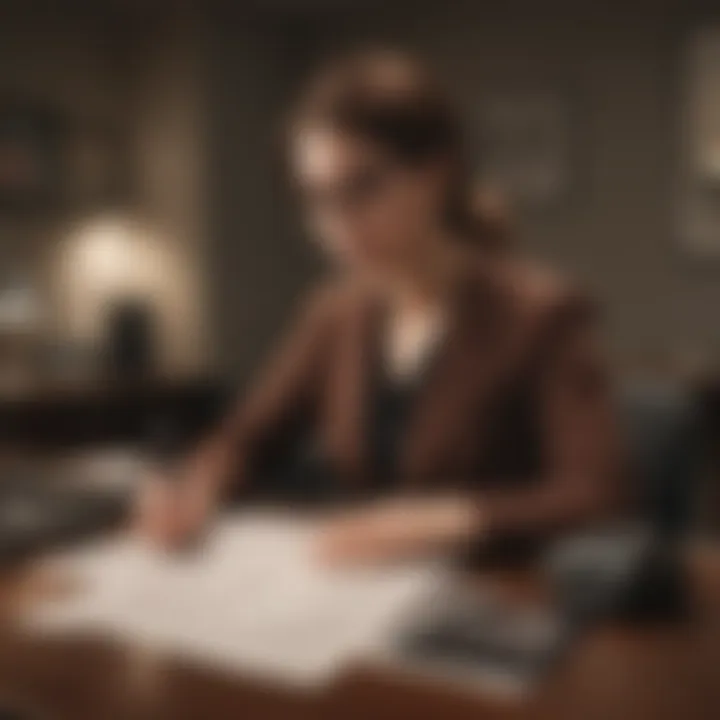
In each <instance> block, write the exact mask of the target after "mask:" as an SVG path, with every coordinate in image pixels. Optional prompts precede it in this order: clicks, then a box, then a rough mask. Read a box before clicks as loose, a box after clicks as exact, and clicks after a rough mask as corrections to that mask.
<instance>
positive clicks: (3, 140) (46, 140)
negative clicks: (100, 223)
mask: <svg viewBox="0 0 720 720" xmlns="http://www.w3.org/2000/svg"><path fill="white" fill-rule="evenodd" d="M66 135H67V128H66V123H65V122H64V119H63V117H62V115H61V114H60V113H59V112H57V111H55V110H54V109H53V108H51V107H49V106H46V105H44V104H42V103H40V102H36V101H34V100H32V99H28V98H23V97H17V96H14V95H2V94H0V214H4V215H8V214H12V215H14V214H18V213H29V212H35V211H37V210H45V209H48V208H51V207H53V206H54V205H56V204H57V203H58V202H59V200H60V195H61V191H62V184H63V174H64V165H65V149H66Z"/></svg>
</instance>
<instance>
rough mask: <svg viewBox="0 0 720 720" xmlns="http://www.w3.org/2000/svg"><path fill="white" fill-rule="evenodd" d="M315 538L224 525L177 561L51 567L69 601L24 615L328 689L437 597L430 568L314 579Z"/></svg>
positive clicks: (237, 520)
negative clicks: (64, 581) (68, 583)
mask: <svg viewBox="0 0 720 720" xmlns="http://www.w3.org/2000/svg"><path fill="white" fill-rule="evenodd" d="M315 533H316V530H315V529H314V526H313V524H312V523H310V522H307V521H303V520H298V519H297V518H292V517H291V516H283V515H280V514H278V515H273V514H258V513H245V514H238V515H236V516H231V517H228V518H227V519H226V520H224V521H223V522H221V523H220V524H219V525H218V526H216V527H215V528H214V529H213V530H212V531H211V532H210V533H209V535H208V537H207V539H206V540H205V542H204V544H203V545H202V547H201V548H198V549H196V550H192V551H189V552H185V553H183V554H178V555H170V554H166V553H162V552H159V551H157V550H153V549H151V548H150V547H149V546H148V545H147V544H145V543H143V542H142V541H140V540H139V539H136V538H120V539H116V540H112V541H106V542H103V543H102V544H95V545H92V546H88V547H86V548H80V549H76V550H73V551H71V552H68V553H66V554H65V555H63V556H61V557H58V558H54V559H52V560H51V561H50V565H51V567H52V571H53V572H59V573H61V574H65V575H66V576H67V577H71V578H72V586H73V589H72V591H71V592H69V593H67V594H66V595H64V596H63V597H61V598H56V599H53V600H51V601H48V602H46V603H42V604H39V605H38V606H37V607H35V608H34V609H33V610H31V611H30V613H29V616H28V617H27V626H28V627H29V628H31V630H32V631H33V632H44V633H50V632H52V633H83V634H86V633H91V634H100V635H103V636H110V637H117V638H118V639H120V640H123V641H129V642H141V643H144V644H146V645H147V646H149V647H151V648H157V649H159V650H161V651H167V652H169V653H170V654H175V655H181V656H185V657H187V658H190V659H194V660H197V661H200V662H204V663H210V664H214V665H219V666H222V667H223V668H225V669H229V670H232V671H239V672H241V673H244V674H248V673H249V674H252V675H261V676H264V677H266V678H270V679H275V680H279V681H285V682H289V683H292V684H300V685H309V686H312V685H317V684H322V683H323V682H325V681H327V680H329V679H330V678H331V677H332V676H333V675H334V674H335V673H336V672H338V671H340V670H342V669H343V668H344V667H345V666H346V664H347V663H349V662H351V661H353V660H355V659H358V658H359V657H361V656H363V655H364V654H365V653H366V652H371V651H372V650H373V648H375V647H381V646H382V645H384V644H385V643H386V642H387V641H388V639H389V638H390V637H392V634H393V632H394V630H395V628H396V627H397V624H398V623H401V622H403V621H404V620H406V619H407V614H408V613H410V612H412V611H413V608H414V607H415V606H416V605H417V603H420V602H423V601H424V600H426V599H427V598H428V597H429V596H430V595H431V594H432V593H434V592H435V589H436V587H437V585H438V582H439V578H438V573H437V571H436V569H435V568H434V567H431V566H429V565H427V564H423V565H414V566H405V567H400V568H398V567H393V568H382V569H377V568H376V569H353V570H350V569H348V570H341V569H330V568H326V567H323V566H322V565H321V564H319V563H318V562H317V560H316V559H315V558H314V557H313V547H314V544H315V543H314V541H315Z"/></svg>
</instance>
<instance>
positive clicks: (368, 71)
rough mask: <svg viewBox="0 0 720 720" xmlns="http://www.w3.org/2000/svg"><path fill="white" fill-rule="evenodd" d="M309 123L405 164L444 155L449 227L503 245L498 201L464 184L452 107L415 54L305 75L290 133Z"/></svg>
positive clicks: (358, 57)
mask: <svg viewBox="0 0 720 720" xmlns="http://www.w3.org/2000/svg"><path fill="white" fill-rule="evenodd" d="M312 126H318V127H322V126H328V127H332V128H337V129H340V130H343V131H347V132H349V133H351V134H354V135H357V136H359V137H363V138H367V139H369V140H370V141H372V142H374V143H377V144H378V145H380V146H381V147H382V148H383V149H385V150H386V151H388V152H390V153H391V154H392V155H393V156H394V157H395V158H397V159H398V160H399V161H400V162H402V163H404V164H407V165H412V164H420V163H423V162H426V161H430V160H433V159H436V158H443V159H444V160H446V161H447V162H448V163H449V164H450V167H451V171H452V178H451V186H450V189H449V193H448V198H447V222H448V225H449V227H451V228H452V230H453V232H454V233H456V234H457V235H458V236H459V237H461V238H463V239H467V240H469V241H471V242H474V243H476V244H478V245H479V246H481V247H483V248H486V249H489V250H497V249H500V248H501V247H503V246H504V245H505V243H506V239H507V235H508V228H507V223H506V216H505V212H504V208H503V207H502V204H501V203H498V202H497V198H494V199H491V198H490V197H489V196H486V195H485V194H484V193H482V192H480V191H477V190H475V189H474V188H473V187H472V184H471V182H470V170H469V168H468V166H467V154H468V153H467V149H466V144H465V138H464V133H463V130H462V123H461V122H460V119H459V116H458V113H457V112H456V109H455V106H454V104H453V103H452V102H451V100H450V98H449V97H448V96H447V95H446V93H445V92H444V91H443V88H442V85H441V84H440V83H439V82H438V81H437V80H436V78H435V76H434V75H433V74H432V73H431V72H430V71H429V70H428V69H427V68H426V67H425V66H424V65H423V64H422V63H421V62H419V61H417V60H416V59H415V58H413V57H411V56H408V55H405V54H401V53H397V52H390V51H385V50H371V51H363V52H360V53H355V54H352V55H349V56H346V57H344V58H342V59H340V60H336V61H335V62H332V63H330V64H329V65H328V66H327V67H326V68H325V69H323V70H322V71H321V72H319V73H318V74H317V75H316V76H315V77H314V78H312V80H311V82H310V83H309V84H308V86H307V87H306V88H305V92H304V93H303V94H302V95H301V98H300V101H299V103H298V104H297V106H296V108H295V110H294V113H293V114H292V116H291V124H290V127H291V130H293V131H297V130H300V129H303V128H307V127H312ZM489 200H490V202H488V201H489Z"/></svg>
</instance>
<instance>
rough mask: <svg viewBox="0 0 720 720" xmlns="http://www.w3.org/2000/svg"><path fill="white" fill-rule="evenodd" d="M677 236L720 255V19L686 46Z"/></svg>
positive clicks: (703, 253)
mask: <svg viewBox="0 0 720 720" xmlns="http://www.w3.org/2000/svg"><path fill="white" fill-rule="evenodd" d="M680 90H681V103H680V107H681V123H680V127H681V142H680V173H679V176H680V183H679V188H678V193H677V196H678V198H679V206H678V212H677V237H678V242H679V243H680V246H681V248H682V249H683V250H684V251H685V252H686V253H689V254H691V255H692V256H694V257H697V258H711V257H712V258H717V259H720V25H714V26H712V25H711V26H707V27H704V28H700V29H697V30H695V31H694V32H692V33H690V34H689V35H688V36H687V39H686V42H685V45H684V47H683V49H682V67H681V89H680Z"/></svg>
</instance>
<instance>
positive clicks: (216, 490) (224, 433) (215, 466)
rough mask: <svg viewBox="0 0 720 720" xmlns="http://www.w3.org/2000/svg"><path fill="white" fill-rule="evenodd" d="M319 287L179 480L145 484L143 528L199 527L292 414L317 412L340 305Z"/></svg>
mask: <svg viewBox="0 0 720 720" xmlns="http://www.w3.org/2000/svg"><path fill="white" fill-rule="evenodd" d="M334 305H335V303H334V302H332V301H330V299H329V298H328V297H327V294H326V293H325V292H322V293H317V294H316V295H315V296H314V297H313V298H311V300H310V301H309V302H307V303H306V304H305V306H304V308H303V309H302V310H301V312H300V317H299V318H298V319H297V321H296V322H295V326H294V328H293V330H292V331H291V333H290V335H289V336H288V337H287V338H286V339H285V341H284V342H283V343H282V344H281V347H280V349H279V350H277V351H276V353H275V355H274V356H273V358H272V360H271V362H270V363H269V364H268V365H267V366H266V367H265V369H264V371H263V372H262V373H261V374H260V377H259V380H257V381H255V382H254V384H253V388H252V389H251V390H250V392H249V393H248V394H247V396H246V397H244V398H243V399H241V400H240V401H238V402H237V403H236V405H235V407H234V408H233V409H232V410H231V411H230V412H229V413H228V415H227V416H226V417H225V418H224V420H223V421H222V422H221V424H220V426H219V427H218V428H217V429H216V430H215V431H214V432H213V433H212V434H211V435H210V436H209V437H207V438H206V439H205V440H204V441H203V442H201V443H200V445H199V446H198V447H197V448H196V450H195V451H194V452H192V453H191V454H190V455H189V457H188V458H187V459H186V460H185V462H183V463H182V465H181V467H180V469H179V470H178V471H177V474H178V475H179V477H176V478H173V479H172V482H170V481H168V479H166V478H162V477H159V478H153V479H150V480H149V481H148V482H146V483H144V484H143V487H142V488H141V493H140V498H139V500H140V501H139V503H138V506H137V510H138V515H139V524H140V527H141V531H142V532H144V533H145V534H147V535H149V536H151V537H152V538H154V539H156V540H158V541H160V542H163V543H168V542H169V543H173V542H177V541H181V540H183V539H184V538H186V537H188V536H189V535H192V534H193V533H195V532H197V531H199V530H200V529H201V528H202V526H203V525H204V524H205V522H206V520H207V518H208V516H209V515H210V514H211V513H212V511H213V510H214V508H215V507H216V505H217V504H218V502H219V501H220V499H221V497H222V496H223V495H224V494H225V493H226V492H227V491H228V490H229V489H231V488H232V489H234V488H237V487H238V486H242V485H243V484H244V483H246V482H247V481H248V476H249V474H250V473H251V471H252V466H253V461H254V460H255V459H256V457H257V455H258V454H259V453H260V452H261V450H262V448H264V447H267V445H268V444H269V443H270V444H271V443H272V439H273V437H275V436H276V435H277V434H279V433H281V432H282V430H283V429H284V428H285V427H286V425H287V423H288V422H291V421H292V419H293V418H296V417H298V416H299V415H304V414H305V413H310V414H311V413H312V409H313V405H314V403H315V401H316V400H317V397H318V393H319V387H320V383H321V381H322V378H323V376H324V374H325V369H326V361H327V359H328V357H329V343H330V340H331V337H330V335H331V327H332V320H331V316H332V314H333V307H334Z"/></svg>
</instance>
